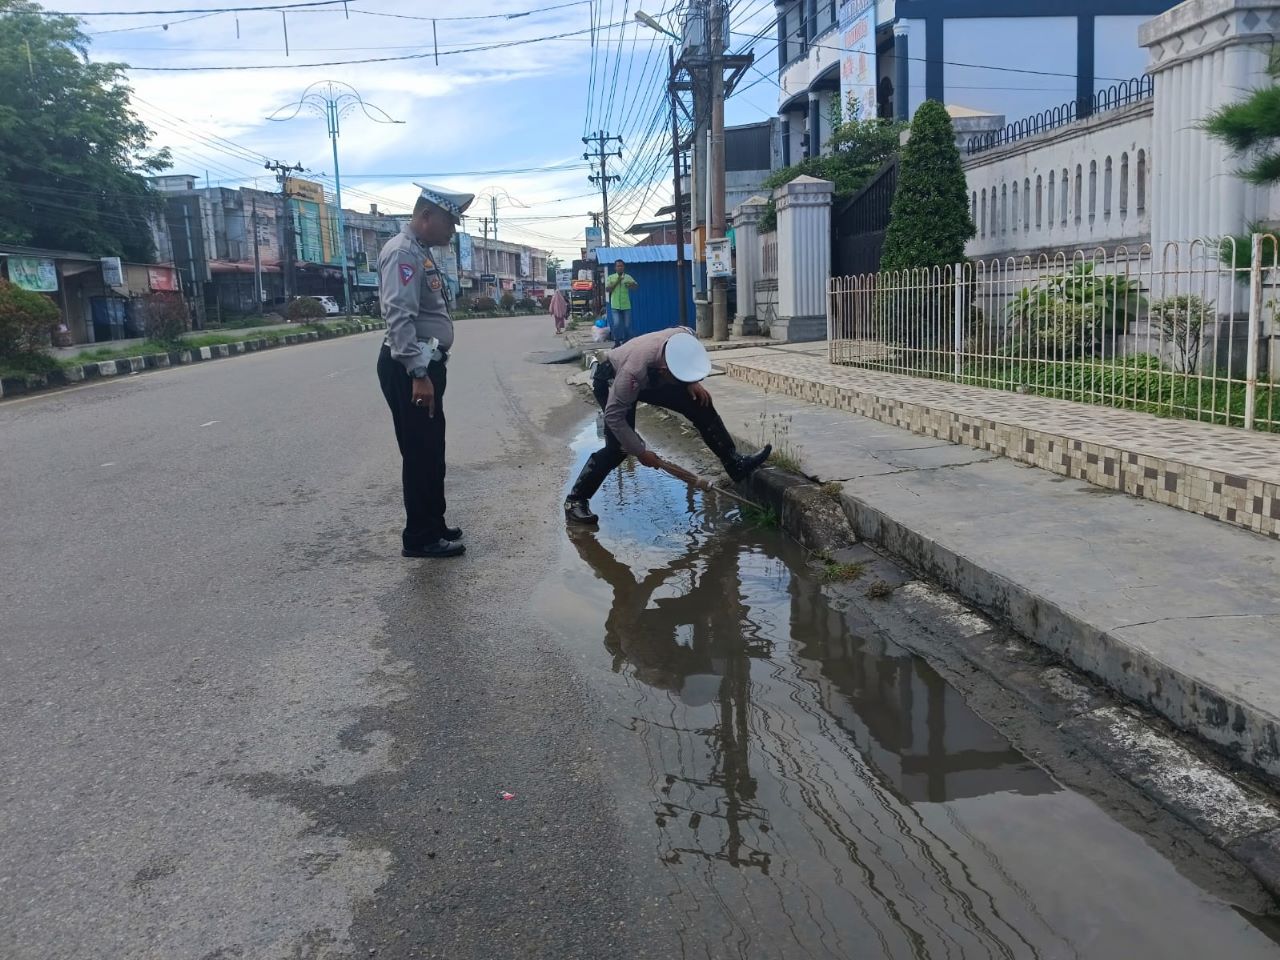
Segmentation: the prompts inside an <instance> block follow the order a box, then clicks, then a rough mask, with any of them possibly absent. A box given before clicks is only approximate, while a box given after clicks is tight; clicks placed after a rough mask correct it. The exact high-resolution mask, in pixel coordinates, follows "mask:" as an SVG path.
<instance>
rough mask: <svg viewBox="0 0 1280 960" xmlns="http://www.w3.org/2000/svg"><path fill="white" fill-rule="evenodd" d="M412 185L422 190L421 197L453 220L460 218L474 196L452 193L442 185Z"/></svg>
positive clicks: (471, 194)
mask: <svg viewBox="0 0 1280 960" xmlns="http://www.w3.org/2000/svg"><path fill="white" fill-rule="evenodd" d="M414 186H415V187H417V188H418V189H419V190H421V191H422V193H421V194H419V196H420V197H421V199H423V200H429V201H431V202H432V203H434V204H435V205H436V206H437V207H439V208H440V209H441V210H443V211H444V212H445V213H447V214H449V215H450V216H451V217H453V218H454V219H455V220H461V219H462V215H463V214H464V213H466V212H467V207H469V206H471V203H472V201H474V200H475V198H476V195H475V194H474V193H454V192H453V191H450V190H446V189H445V188H444V187H433V186H432V185H431V184H429V183H415V184H414Z"/></svg>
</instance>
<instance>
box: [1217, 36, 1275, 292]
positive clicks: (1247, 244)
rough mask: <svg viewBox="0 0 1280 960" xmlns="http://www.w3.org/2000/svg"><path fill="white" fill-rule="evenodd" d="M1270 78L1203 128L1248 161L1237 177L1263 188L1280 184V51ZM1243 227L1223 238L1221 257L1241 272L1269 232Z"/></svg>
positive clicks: (1220, 110) (1267, 253)
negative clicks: (1256, 239) (1256, 241)
mask: <svg viewBox="0 0 1280 960" xmlns="http://www.w3.org/2000/svg"><path fill="white" fill-rule="evenodd" d="M1267 76H1268V77H1270V78H1271V83H1270V84H1269V85H1268V86H1265V87H1258V88H1257V89H1255V90H1253V91H1251V92H1250V93H1249V95H1248V96H1246V97H1245V98H1244V99H1242V100H1238V101H1236V102H1235V103H1230V104H1227V105H1226V106H1225V107H1219V108H1218V109H1217V110H1215V111H1214V112H1213V113H1211V114H1209V116H1208V117H1206V118H1205V119H1204V121H1203V123H1202V124H1201V126H1202V127H1203V128H1204V130H1205V131H1206V132H1207V133H1208V134H1209V136H1211V137H1213V138H1214V139H1215V140H1218V141H1221V142H1222V143H1224V144H1226V145H1227V147H1228V149H1230V150H1231V152H1232V153H1234V154H1235V155H1236V156H1237V157H1241V158H1244V159H1245V160H1246V161H1247V163H1248V165H1247V166H1245V167H1244V168H1242V169H1240V170H1238V171H1236V172H1237V174H1238V175H1239V176H1241V177H1243V178H1244V179H1246V180H1248V181H1249V182H1250V183H1255V184H1258V185H1259V186H1264V187H1265V186H1270V185H1271V184H1275V183H1280V51H1276V50H1273V51H1272V53H1271V57H1270V60H1269V62H1268V64H1267ZM1242 226H1246V227H1247V229H1248V233H1244V234H1240V235H1238V236H1235V237H1224V238H1223V239H1222V241H1221V242H1220V244H1219V247H1218V256H1219V259H1221V260H1223V261H1225V262H1227V263H1229V264H1231V265H1232V266H1234V267H1235V268H1237V269H1238V270H1241V271H1247V270H1248V269H1249V267H1250V266H1251V264H1252V262H1253V237H1252V235H1253V234H1255V233H1266V232H1267V230H1266V229H1265V228H1263V227H1262V226H1261V225H1259V224H1254V223H1250V224H1247V225H1242ZM1273 255H1274V251H1273V250H1272V249H1271V248H1270V246H1269V245H1268V247H1264V256H1267V257H1268V258H1270V257H1271V256H1273ZM1268 266H1274V264H1273V263H1271V264H1268ZM1242 276H1243V274H1242Z"/></svg>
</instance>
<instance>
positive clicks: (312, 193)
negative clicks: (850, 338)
mask: <svg viewBox="0 0 1280 960" xmlns="http://www.w3.org/2000/svg"><path fill="white" fill-rule="evenodd" d="M284 195H285V196H286V197H294V198H296V199H298V200H306V201H308V202H310V203H324V185H323V184H320V183H315V182H313V181H311V180H299V179H298V178H297V177H289V178H288V179H286V180H285V182H284Z"/></svg>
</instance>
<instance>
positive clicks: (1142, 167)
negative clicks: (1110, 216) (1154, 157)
mask: <svg viewBox="0 0 1280 960" xmlns="http://www.w3.org/2000/svg"><path fill="white" fill-rule="evenodd" d="M1146 212H1147V152H1146V151H1145V150H1139V151H1138V216H1142V215H1143V214H1145V213H1146Z"/></svg>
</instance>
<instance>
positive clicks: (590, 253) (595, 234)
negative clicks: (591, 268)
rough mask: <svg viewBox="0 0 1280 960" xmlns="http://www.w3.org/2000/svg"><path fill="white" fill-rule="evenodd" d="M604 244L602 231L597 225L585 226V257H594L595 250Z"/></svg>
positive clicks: (592, 258)
mask: <svg viewBox="0 0 1280 960" xmlns="http://www.w3.org/2000/svg"><path fill="white" fill-rule="evenodd" d="M602 246H604V231H603V230H601V229H600V228H599V227H587V259H589V260H594V259H595V258H596V250H597V249H598V248H599V247H602Z"/></svg>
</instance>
